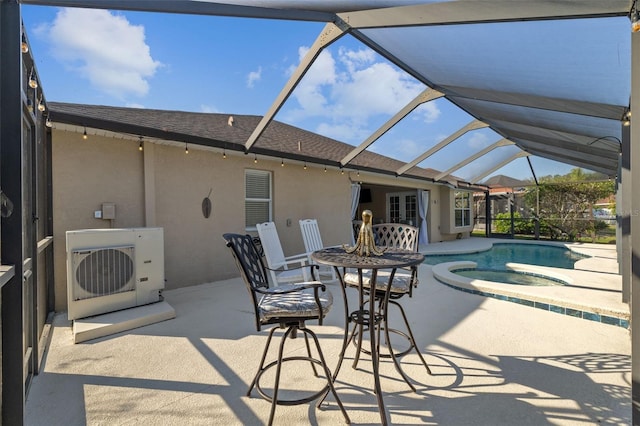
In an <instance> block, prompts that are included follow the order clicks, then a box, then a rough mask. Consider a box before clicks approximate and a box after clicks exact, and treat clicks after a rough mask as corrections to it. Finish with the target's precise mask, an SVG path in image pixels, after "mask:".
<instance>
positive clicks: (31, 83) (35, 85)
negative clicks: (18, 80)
mask: <svg viewBox="0 0 640 426" xmlns="http://www.w3.org/2000/svg"><path fill="white" fill-rule="evenodd" d="M29 87H31V88H32V89H37V88H38V80H36V76H35V75H34V73H33V68H31V73H30V74H29Z"/></svg>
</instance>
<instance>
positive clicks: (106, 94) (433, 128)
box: [22, 5, 573, 179]
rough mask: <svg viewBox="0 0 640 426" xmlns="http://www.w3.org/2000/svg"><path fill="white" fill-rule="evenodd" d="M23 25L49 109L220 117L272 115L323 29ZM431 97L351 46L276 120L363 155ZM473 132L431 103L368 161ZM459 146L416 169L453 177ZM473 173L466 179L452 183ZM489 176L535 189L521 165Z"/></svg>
mask: <svg viewBox="0 0 640 426" xmlns="http://www.w3.org/2000/svg"><path fill="white" fill-rule="evenodd" d="M22 17H23V21H24V23H25V26H26V28H27V34H28V37H29V42H30V44H31V48H32V51H33V54H34V56H35V59H36V67H37V69H38V73H39V75H40V78H41V80H42V85H43V88H44V91H45V96H46V98H47V100H48V101H57V102H71V103H85V104H96V105H113V106H129V107H138V108H152V109H163V110H181V111H195V112H216V113H225V114H255V115H263V114H265V113H266V112H267V110H268V109H269V107H270V106H271V104H272V102H273V100H274V99H275V98H276V96H277V95H278V93H279V92H280V90H281V89H282V87H283V86H284V85H285V83H286V81H287V80H288V78H289V76H290V75H291V72H292V71H293V70H294V69H295V68H296V66H297V65H298V64H299V62H300V59H301V58H302V57H303V56H304V53H305V52H306V51H307V49H308V48H309V47H310V46H311V45H312V44H313V42H314V41H315V39H316V38H317V36H318V34H320V32H321V30H322V29H323V28H324V24H322V23H310V22H291V21H281V20H261V19H240V18H227V17H211V16H206V17H205V16H192V15H177V14H176V15H174V14H159V13H141V12H116V11H105V10H91V9H62V8H57V7H55V8H54V7H44V6H25V5H23V6H22ZM424 89H425V87H424V86H423V85H422V84H421V83H419V82H417V81H415V80H414V79H413V78H412V77H411V76H409V75H407V74H406V73H404V72H403V71H401V70H399V69H398V68H396V67H395V66H393V65H391V64H389V63H388V62H387V61H385V60H384V59H382V58H381V57H379V56H378V55H377V54H375V53H374V52H373V51H371V50H370V49H368V48H367V47H366V46H364V45H362V44H361V43H360V42H358V41H357V40H355V39H353V38H352V37H351V36H348V35H347V36H345V37H342V38H341V39H340V40H338V41H337V42H336V43H334V44H332V45H331V46H330V47H329V48H328V49H325V50H324V51H323V53H322V54H321V55H320V57H319V58H318V59H317V60H316V63H315V64H314V66H313V67H312V68H311V69H310V70H309V72H308V73H307V74H306V75H305V78H304V79H303V81H302V82H301V83H300V84H299V85H298V87H297V88H296V90H295V91H294V93H293V94H292V96H291V98H289V100H288V101H287V103H286V104H285V106H284V107H283V108H282V109H281V111H280V112H279V113H278V115H277V116H276V119H277V120H279V121H283V122H286V123H289V124H292V125H294V126H297V127H301V128H304V129H307V130H310V131H314V132H316V133H320V134H322V135H325V136H328V137H332V138H335V139H337V140H340V141H343V142H346V143H349V144H352V145H354V146H357V145H359V144H360V143H361V142H362V141H363V140H364V139H365V138H366V137H368V136H369V135H370V134H371V133H373V132H374V131H375V130H376V129H377V128H378V127H379V126H380V125H382V124H383V123H385V122H386V121H387V120H388V119H389V118H390V117H391V116H393V115H394V114H395V113H396V112H397V111H398V110H400V109H401V108H402V107H403V106H405V105H406V104H407V103H408V102H409V101H410V100H411V99H413V98H414V97H415V96H416V95H417V94H419V93H420V92H422V91H423V90H424ZM471 120H472V117H470V116H468V115H467V114H466V113H464V112H463V111H461V110H459V109H458V108H457V107H455V106H453V105H451V104H449V103H448V102H447V101H444V100H436V101H432V102H429V103H427V104H424V105H422V106H421V107H419V108H418V109H416V110H415V111H414V112H413V113H412V114H410V115H409V116H408V117H406V118H405V119H404V120H403V121H402V122H401V123H399V124H398V125H397V126H395V127H394V128H393V129H392V130H390V131H389V132H388V133H387V134H385V135H384V136H383V137H382V138H381V139H380V140H379V141H377V142H376V143H375V144H373V145H372V146H371V147H370V149H371V150H373V151H376V152H378V153H380V154H383V155H388V156H390V157H393V158H397V159H399V160H402V161H411V160H413V159H414V158H416V157H418V156H419V155H420V154H422V153H423V152H424V151H426V150H427V149H429V148H430V147H431V146H433V145H434V144H436V143H437V142H439V141H440V140H442V139H444V138H445V137H447V136H448V135H450V134H451V133H453V132H455V131H456V130H458V129H459V128H461V127H462V126H464V125H465V124H467V123H468V122H469V121H471ZM499 139H500V137H499V136H498V135H497V134H495V133H494V132H492V131H490V130H479V131H474V132H469V133H467V134H466V135H465V136H463V137H462V138H461V139H460V142H459V143H460V144H462V145H463V146H464V149H465V151H466V155H470V154H472V153H473V152H475V151H478V150H480V149H482V148H483V147H485V146H487V145H490V144H492V143H494V142H496V141H497V140H499ZM460 146H461V145H457V147H458V148H457V149H449V150H442V151H441V152H439V153H436V154H434V155H433V157H432V158H430V159H428V160H426V161H424V162H423V163H421V164H420V166H422V167H431V168H434V169H437V170H446V168H448V167H449V166H451V165H453V164H456V163H457V162H458V161H459V160H460V159H461V158H463V157H461V156H460V148H459V147H460ZM532 163H533V164H534V168H535V171H536V175H537V177H540V176H544V175H548V174H564V173H567V172H568V171H569V170H571V169H572V168H573V166H569V165H563V164H561V163H557V162H552V161H548V160H543V159H540V158H535V157H534V158H532ZM474 173H476V170H474V169H473V167H468V168H466V169H461V170H460V171H458V172H456V173H455V174H457V175H458V176H461V177H463V178H465V179H471V178H473V177H475V175H474ZM493 174H505V175H508V176H512V177H515V178H519V179H529V178H531V177H532V174H531V172H530V170H529V167H528V165H527V162H526V159H524V158H521V159H518V160H515V161H514V162H512V163H511V164H509V165H508V166H505V167H503V168H502V169H499V170H497V171H496V172H494V173H493ZM489 176H491V175H489ZM489 176H488V177H489Z"/></svg>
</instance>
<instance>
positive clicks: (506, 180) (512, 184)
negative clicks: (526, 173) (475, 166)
mask: <svg viewBox="0 0 640 426" xmlns="http://www.w3.org/2000/svg"><path fill="white" fill-rule="evenodd" d="M482 184H483V185H486V186H488V187H489V188H519V187H521V186H528V185H531V183H530V182H526V181H524V180H519V179H515V178H512V177H509V176H505V175H496V176H493V177H491V178H489V179H487V180H485V181H484V182H482Z"/></svg>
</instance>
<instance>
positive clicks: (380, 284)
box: [344, 269, 415, 293]
mask: <svg viewBox="0 0 640 426" xmlns="http://www.w3.org/2000/svg"><path fill="white" fill-rule="evenodd" d="M390 276H391V271H386V270H380V271H378V278H377V279H376V290H380V291H386V290H387V285H388V283H389V277H390ZM344 283H345V284H346V285H348V286H350V287H358V285H359V284H358V273H357V272H347V273H346V274H344ZM414 285H415V283H414ZM362 286H363V287H364V288H371V270H369V269H367V270H363V271H362ZM410 286H411V274H408V273H406V272H400V271H396V274H395V275H394V277H393V282H392V283H391V293H409V290H410Z"/></svg>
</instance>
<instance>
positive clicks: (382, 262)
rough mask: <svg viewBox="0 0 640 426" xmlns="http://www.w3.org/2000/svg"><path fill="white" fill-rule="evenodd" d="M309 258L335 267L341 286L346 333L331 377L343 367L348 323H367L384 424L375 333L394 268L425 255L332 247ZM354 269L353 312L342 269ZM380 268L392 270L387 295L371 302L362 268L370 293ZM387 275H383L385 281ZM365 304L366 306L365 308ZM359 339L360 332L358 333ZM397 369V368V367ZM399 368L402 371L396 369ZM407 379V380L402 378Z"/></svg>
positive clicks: (420, 260)
mask: <svg viewBox="0 0 640 426" xmlns="http://www.w3.org/2000/svg"><path fill="white" fill-rule="evenodd" d="M311 259H313V260H314V261H315V262H318V263H320V264H323V265H330V266H333V267H334V268H335V271H336V275H337V276H338V278H339V280H340V284H342V285H341V287H342V294H343V297H344V309H345V333H344V340H343V344H342V350H341V352H340V359H339V360H338V365H337V366H336V369H335V371H334V373H333V379H334V380H335V379H336V377H337V376H338V372H339V371H340V367H341V366H342V361H343V359H344V354H345V352H346V349H347V345H348V334H349V322H355V323H356V324H359V325H360V326H367V327H368V329H369V335H370V337H369V341H370V344H371V363H372V367H373V379H374V387H375V389H374V392H375V394H376V398H377V401H378V410H379V411H380V419H381V420H382V424H383V425H386V424H388V422H387V415H386V410H385V407H384V401H383V399H382V389H381V387H380V375H379V365H380V364H379V363H380V351H379V345H380V342H379V341H378V333H377V332H376V329H377V327H378V326H379V324H380V323H381V322H382V321H383V320H384V319H385V318H386V311H387V306H388V302H389V294H390V288H391V283H392V282H393V278H394V276H395V272H396V269H397V268H403V267H406V266H414V265H418V264H419V263H422V261H423V260H424V255H422V254H421V253H418V252H415V251H410V250H403V249H393V248H390V249H388V250H386V251H385V252H384V253H383V254H382V255H381V256H359V255H358V254H356V253H347V252H346V251H345V250H344V248H339V247H331V248H325V249H322V250H318V251H316V252H313V253H312V254H311ZM346 269H356V270H357V271H358V308H357V309H356V310H355V311H352V312H349V307H348V303H347V295H346V292H345V288H346V286H345V283H344V276H343V274H342V273H341V270H342V271H344V270H346ZM379 269H386V270H391V274H390V275H389V277H388V280H387V287H386V295H385V297H384V299H383V302H382V303H381V304H378V303H374V301H373V299H372V297H373V296H372V295H368V292H369V289H367V288H365V287H364V286H363V270H370V271H371V276H370V288H371V292H373V291H374V290H373V289H375V288H376V280H377V274H378V270H379ZM386 279H387V278H386V277H385V280H386ZM366 296H369V298H370V299H371V300H369V302H368V303H366V302H365V300H366V299H365V297H366ZM367 305H368V308H367ZM360 341H362V335H361V336H360ZM392 358H393V360H394V363H396V362H397V361H396V359H395V357H393V356H392ZM398 368H399V367H398ZM399 371H401V370H399ZM405 380H406V379H405Z"/></svg>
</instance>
